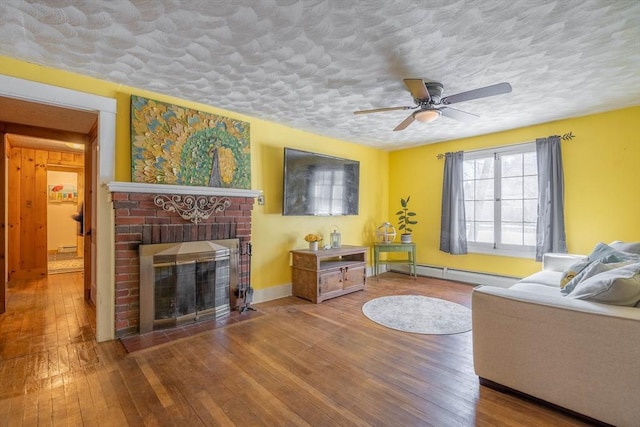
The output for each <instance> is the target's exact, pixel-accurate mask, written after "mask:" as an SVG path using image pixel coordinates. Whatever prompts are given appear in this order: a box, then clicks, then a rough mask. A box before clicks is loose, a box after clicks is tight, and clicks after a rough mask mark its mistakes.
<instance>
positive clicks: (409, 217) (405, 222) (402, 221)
mask: <svg viewBox="0 0 640 427" xmlns="http://www.w3.org/2000/svg"><path fill="white" fill-rule="evenodd" d="M410 199H411V196H407V198H406V199H403V198H400V206H401V207H402V209H400V210H399V211H398V212H396V215H397V216H398V225H399V227H398V231H400V232H402V234H401V235H400V241H401V242H402V243H411V233H412V232H413V229H412V228H411V226H412V225H416V224H417V223H418V221H416V220H415V219H413V218H414V217H415V216H416V213H415V212H412V211H410V210H409V200H410Z"/></svg>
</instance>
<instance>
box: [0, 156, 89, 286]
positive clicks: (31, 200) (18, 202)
mask: <svg viewBox="0 0 640 427" xmlns="http://www.w3.org/2000/svg"><path fill="white" fill-rule="evenodd" d="M48 165H56V166H68V167H79V168H82V167H84V155H83V154H74V153H63V152H54V151H44V150H36V149H32V148H22V147H11V148H10V150H9V164H8V180H9V188H8V190H9V191H8V193H9V194H8V198H7V199H8V218H7V219H8V227H9V230H8V233H7V234H8V235H7V237H8V243H9V245H8V246H9V247H8V270H9V280H11V279H14V278H36V277H41V276H45V275H46V274H47V167H48Z"/></svg>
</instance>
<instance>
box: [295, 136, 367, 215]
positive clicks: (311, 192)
mask: <svg viewBox="0 0 640 427" xmlns="http://www.w3.org/2000/svg"><path fill="white" fill-rule="evenodd" d="M359 193H360V162H358V161H356V160H349V159H343V158H340V157H332V156H327V155H324V154H319V153H311V152H308V151H301V150H295V149H293V148H286V147H285V149H284V197H283V203H282V204H283V207H282V214H283V215H326V216H330V215H358V208H359V206H358V200H359Z"/></svg>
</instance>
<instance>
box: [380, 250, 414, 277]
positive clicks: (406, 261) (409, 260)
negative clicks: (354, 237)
mask: <svg viewBox="0 0 640 427" xmlns="http://www.w3.org/2000/svg"><path fill="white" fill-rule="evenodd" d="M382 252H406V253H407V258H405V259H385V260H381V259H380V254H381V253H382ZM380 264H407V265H409V274H410V275H413V276H414V277H418V275H417V273H416V244H415V243H394V242H389V243H382V242H376V243H374V244H373V267H374V270H375V274H376V277H378V274H379V268H380Z"/></svg>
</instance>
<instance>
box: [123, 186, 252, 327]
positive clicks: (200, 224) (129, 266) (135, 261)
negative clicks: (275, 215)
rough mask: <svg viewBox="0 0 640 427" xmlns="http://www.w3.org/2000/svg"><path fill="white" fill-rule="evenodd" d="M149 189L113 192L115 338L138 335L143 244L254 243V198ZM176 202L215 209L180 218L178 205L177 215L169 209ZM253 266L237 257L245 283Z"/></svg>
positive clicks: (209, 191)
mask: <svg viewBox="0 0 640 427" xmlns="http://www.w3.org/2000/svg"><path fill="white" fill-rule="evenodd" d="M138 187H139V186H138ZM149 187H153V191H149V192H141V191H140V190H139V189H138V190H137V191H112V193H111V198H112V201H113V209H114V219H115V331H116V336H117V337H125V336H130V335H136V334H139V333H140V323H139V322H140V256H139V246H140V245H149V244H159V243H178V242H194V241H205V240H222V239H238V240H239V244H240V248H242V247H243V246H245V245H248V244H250V243H251V212H252V210H253V204H254V200H255V199H254V197H253V195H251V194H249V196H247V197H241V196H233V195H232V196H227V195H225V194H229V192H225V189H220V190H221V195H215V194H214V195H212V192H215V190H216V189H207V190H208V191H207V192H206V193H207V194H206V195H198V193H197V192H195V191H194V194H195V195H191V194H189V193H188V190H184V189H181V190H180V192H179V193H180V194H175V193H173V192H172V190H174V189H173V188H170V189H168V190H167V192H158V191H157V190H156V189H157V188H158V187H162V186H158V185H150V186H149ZM167 187H177V186H167ZM241 191H242V190H240V192H241ZM249 193H250V192H249ZM200 194H202V193H200ZM232 194H233V193H232ZM189 198H191V199H189ZM188 199H189V200H188ZM176 200H177V201H178V203H177V205H179V204H180V203H184V202H185V201H186V200H188V201H189V203H191V204H192V205H196V206H197V205H202V206H203V205H204V204H206V203H209V204H212V205H215V206H214V208H212V209H211V212H207V214H206V215H204V216H203V215H200V216H198V215H195V216H194V215H193V214H189V213H183V215H182V216H181V214H180V213H181V212H180V211H181V209H180V206H177V208H174V209H173V211H172V209H171V206H176V203H175V202H176ZM183 216H184V218H183ZM196 217H197V218H196ZM185 218H186V219H185ZM241 252H242V250H241ZM249 263H250V257H248V256H240V257H239V266H238V273H239V278H238V280H239V282H240V283H241V284H242V283H244V284H248V281H249V280H250V277H249V271H250V265H249ZM232 309H233V307H232Z"/></svg>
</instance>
